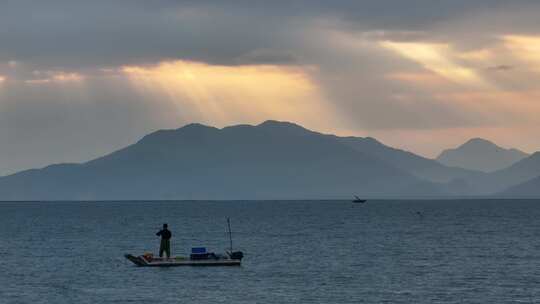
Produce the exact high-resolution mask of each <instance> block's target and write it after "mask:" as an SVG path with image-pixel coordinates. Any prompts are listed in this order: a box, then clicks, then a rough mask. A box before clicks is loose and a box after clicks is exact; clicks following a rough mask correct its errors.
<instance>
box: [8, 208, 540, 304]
mask: <svg viewBox="0 0 540 304" xmlns="http://www.w3.org/2000/svg"><path fill="white" fill-rule="evenodd" d="M539 203H540V201H538V200H442V201H382V200H381V201H369V202H368V203H366V204H363V205H361V204H356V205H353V204H352V203H350V202H348V201H294V202H286V201H279V202H275V201H232V202H204V201H199V202H78V203H67V202H53V203H0V223H2V226H3V227H2V229H0V255H1V256H2V257H3V262H2V263H0V272H1V273H2V275H1V276H0V299H2V300H1V301H0V302H2V303H149V302H156V301H161V302H164V303H181V302H188V301H189V302H193V303H383V302H387V303H442V302H444V303H535V302H538V301H540V287H539V286H540V285H539V283H540V282H539V281H540V279H539V278H540V240H539V239H538V235H539V233H540V222H539V221H538V218H540V204H539ZM418 211H419V212H421V214H422V215H421V216H420V215H419V214H417V212H418ZM227 217H230V218H231V220H232V227H233V238H234V246H235V249H239V250H242V251H244V253H245V259H244V261H243V265H242V266H241V267H215V268H190V267H180V268H170V269H152V268H137V267H135V266H134V265H133V264H131V263H129V262H128V261H126V260H125V259H124V258H123V254H124V253H128V252H129V253H133V254H142V253H143V252H145V251H153V252H156V251H157V248H158V246H159V239H158V238H157V237H155V235H154V234H155V232H156V231H157V230H158V229H159V228H160V226H161V224H162V223H164V222H167V223H168V224H169V226H170V228H171V230H172V232H173V239H172V250H173V254H179V255H182V254H187V253H188V252H189V248H190V247H191V246H200V245H202V246H207V247H208V248H209V250H211V251H216V252H223V251H224V250H225V248H227V247H228V239H227V234H226V218H227ZM60 219H61V220H60Z"/></svg>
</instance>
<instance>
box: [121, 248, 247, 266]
mask: <svg viewBox="0 0 540 304" xmlns="http://www.w3.org/2000/svg"><path fill="white" fill-rule="evenodd" d="M193 249H195V248H193ZM195 255H198V256H197V257H194V254H193V253H192V254H191V255H190V256H189V257H183V256H177V257H171V258H158V257H153V255H152V254H148V253H146V254H143V255H140V256H134V255H131V254H126V255H124V256H125V258H126V259H128V260H129V261H131V262H132V263H133V264H135V265H137V266H140V267H174V266H240V265H241V262H242V257H243V254H242V253H241V251H235V252H232V253H231V252H227V253H226V254H225V255H222V254H214V253H207V254H195Z"/></svg>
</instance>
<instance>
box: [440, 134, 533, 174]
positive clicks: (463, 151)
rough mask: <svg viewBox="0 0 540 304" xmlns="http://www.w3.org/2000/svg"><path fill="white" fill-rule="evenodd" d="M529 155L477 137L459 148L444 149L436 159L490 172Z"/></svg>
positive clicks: (455, 165)
mask: <svg viewBox="0 0 540 304" xmlns="http://www.w3.org/2000/svg"><path fill="white" fill-rule="evenodd" d="M528 156H529V154H527V153H525V152H523V151H520V150H518V149H515V148H510V149H505V148H502V147H500V146H498V145H496V144H495V143H493V142H491V141H489V140H487V139H483V138H479V137H476V138H471V139H469V140H468V141H466V142H465V143H464V144H462V145H460V146H458V147H457V148H452V149H446V150H444V151H442V152H441V153H440V154H439V156H437V158H436V160H437V161H438V162H439V163H441V164H444V165H446V166H452V167H460V168H466V169H471V170H477V171H482V172H488V173H489V172H494V171H497V170H500V169H503V168H507V167H509V166H511V165H512V164H514V163H516V162H518V161H520V160H522V159H524V158H526V157H528Z"/></svg>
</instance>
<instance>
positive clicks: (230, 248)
mask: <svg viewBox="0 0 540 304" xmlns="http://www.w3.org/2000/svg"><path fill="white" fill-rule="evenodd" d="M227 226H228V227H229V251H230V252H231V253H232V252H233V250H232V231H231V220H230V219H229V218H227Z"/></svg>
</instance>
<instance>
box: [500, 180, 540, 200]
mask: <svg viewBox="0 0 540 304" xmlns="http://www.w3.org/2000/svg"><path fill="white" fill-rule="evenodd" d="M499 195H501V196H509V197H535V198H538V197H540V176H538V177H536V178H533V179H531V180H529V181H526V182H524V183H521V184H518V185H515V186H513V187H510V188H508V189H506V190H505V191H502V192H501V193H499Z"/></svg>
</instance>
